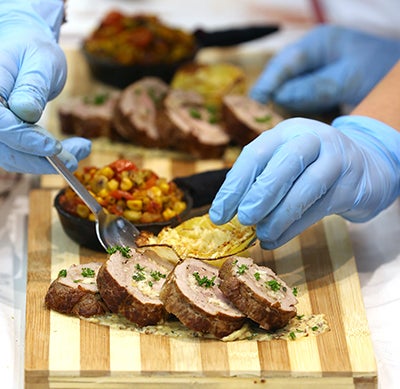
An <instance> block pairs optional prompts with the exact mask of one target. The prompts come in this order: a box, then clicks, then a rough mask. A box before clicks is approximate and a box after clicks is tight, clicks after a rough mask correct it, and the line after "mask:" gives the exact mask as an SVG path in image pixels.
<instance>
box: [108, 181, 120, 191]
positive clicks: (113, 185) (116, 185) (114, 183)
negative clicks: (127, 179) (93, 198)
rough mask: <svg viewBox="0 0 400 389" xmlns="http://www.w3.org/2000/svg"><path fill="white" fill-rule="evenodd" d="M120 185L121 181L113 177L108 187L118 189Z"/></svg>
mask: <svg viewBox="0 0 400 389" xmlns="http://www.w3.org/2000/svg"><path fill="white" fill-rule="evenodd" d="M118 186H119V182H118V181H117V180H116V179H115V178H112V179H111V180H110V181H108V182H107V188H108V189H109V190H117V189H118Z"/></svg>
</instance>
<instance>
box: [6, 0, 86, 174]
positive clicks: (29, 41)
mask: <svg viewBox="0 0 400 389" xmlns="http://www.w3.org/2000/svg"><path fill="white" fill-rule="evenodd" d="M63 18H64V3H63V1H62V0H30V1H26V0H1V2H0V37H1V41H0V96H1V97H2V99H3V100H4V101H5V102H7V103H8V106H9V109H10V110H8V109H6V108H4V107H3V106H2V105H0V153H1V154H0V155H1V157H0V166H1V167H3V168H5V169H6V170H11V171H16V172H25V173H54V172H55V170H54V169H53V168H52V167H51V166H50V164H49V163H48V162H47V161H46V160H44V159H43V158H39V156H48V155H52V154H57V153H59V152H60V151H61V150H62V145H64V146H65V150H63V151H62V152H61V154H60V155H59V156H60V158H61V159H62V160H63V161H64V162H65V163H66V165H67V166H68V167H69V168H70V169H71V170H74V169H76V167H77V160H79V159H81V158H84V157H85V156H87V155H88V153H89V152H90V143H89V142H88V141H87V140H84V139H78V138H76V139H74V140H69V141H67V142H65V143H63V144H61V143H60V142H58V141H56V140H55V139H54V138H53V137H52V136H51V135H50V133H48V132H47V131H45V130H44V129H43V128H40V127H39V126H36V125H29V124H28V123H36V122H37V121H38V120H39V119H40V117H41V115H42V112H43V109H44V108H45V105H46V103H47V101H49V100H50V99H53V98H54V97H56V96H57V95H58V94H59V93H60V91H61V90H62V88H63V86H64V84H65V80H66V74H67V65H66V60H65V56H64V53H63V51H62V50H61V48H60V47H59V46H58V44H57V39H58V34H59V29H60V26H61V23H62V20H63ZM12 113H14V114H15V115H13V114H12ZM71 153H72V154H71Z"/></svg>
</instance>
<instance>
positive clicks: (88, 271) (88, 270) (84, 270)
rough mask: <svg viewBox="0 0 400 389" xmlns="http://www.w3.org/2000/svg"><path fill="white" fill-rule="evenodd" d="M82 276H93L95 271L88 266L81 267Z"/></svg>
mask: <svg viewBox="0 0 400 389" xmlns="http://www.w3.org/2000/svg"><path fill="white" fill-rule="evenodd" d="M81 274H82V276H83V277H90V278H93V277H94V276H95V274H96V273H95V271H94V270H93V269H91V268H90V267H83V268H82V273H81Z"/></svg>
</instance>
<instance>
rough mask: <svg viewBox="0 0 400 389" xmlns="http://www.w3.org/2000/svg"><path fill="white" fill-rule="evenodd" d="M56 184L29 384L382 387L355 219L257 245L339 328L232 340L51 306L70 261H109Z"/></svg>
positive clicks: (36, 239) (34, 224)
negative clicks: (57, 206) (60, 204)
mask: <svg viewBox="0 0 400 389" xmlns="http://www.w3.org/2000/svg"><path fill="white" fill-rule="evenodd" d="M54 195H55V191H54V190H49V189H37V190H34V191H33V192H32V193H31V196H30V205H31V207H30V215H29V242H28V281H27V302H26V344H25V346H26V355H25V382H26V388H92V387H93V388H94V387H96V388H99V387H100V388H132V387H133V384H134V387H135V388H137V387H138V388H140V387H145V388H153V387H154V388H159V387H165V388H180V387H182V388H183V387H187V386H188V385H192V386H196V387H213V388H243V387H249V386H252V387H253V386H254V387H259V386H262V387H266V388H283V387H284V388H296V389H298V388H310V387H315V388H337V387H338V386H340V387H341V388H361V387H362V388H375V387H376V383H377V372H376V365H375V359H374V354H373V349H372V344H371V338H370V333H369V329H368V324H367V319H366V314H365V310H364V305H363V300H362V296H361V292H360V285H359V279H358V274H357V269H356V265H355V260H354V257H353V253H352V249H351V246H350V241H349V238H348V234H347V229H346V224H345V222H344V221H343V220H342V219H340V218H339V217H335V216H331V217H328V218H325V219H324V220H323V221H321V222H319V223H318V224H316V225H315V226H313V227H311V228H309V229H308V230H307V231H305V232H304V233H303V234H301V235H300V236H299V237H296V238H295V239H293V240H292V241H291V242H289V243H288V244H286V245H285V246H283V247H281V248H279V249H277V250H274V251H264V250H261V249H260V248H259V246H257V245H256V246H255V247H253V248H252V249H251V250H250V251H249V254H250V255H251V256H252V257H253V258H255V259H256V260H257V261H258V262H259V263H263V264H265V265H267V266H270V267H271V268H273V269H274V270H275V271H276V272H277V273H278V274H280V275H281V276H282V277H283V278H284V279H285V280H286V281H287V282H288V284H289V285H291V286H297V288H298V290H299V297H298V299H299V305H298V313H299V314H303V313H304V314H309V313H323V314H325V315H326V319H327V321H328V324H329V326H330V329H331V330H330V331H329V332H327V333H324V334H322V335H319V336H311V337H308V338H304V339H301V340H296V341H285V340H274V341H262V342H257V341H247V340H246V341H236V342H229V343H227V342H222V341H216V340H215V341H214V340H204V339H179V338H168V337H164V336H157V335H146V334H138V333H135V332H132V331H124V330H116V329H110V328H108V327H104V326H99V325H96V324H93V323H89V322H87V321H81V320H79V319H77V318H73V317H68V316H65V315H61V314H58V313H55V312H50V311H49V310H47V309H46V308H45V307H44V296H45V294H46V291H47V288H48V286H49V285H50V282H51V280H53V279H54V278H56V276H57V273H58V271H59V270H60V269H61V268H66V267H68V266H69V265H71V264H74V263H87V262H90V261H93V260H97V261H104V260H105V259H106V255H105V254H103V253H97V252H93V251H90V250H87V249H84V248H80V247H78V245H76V244H75V243H74V242H72V241H71V240H70V239H69V238H68V237H67V236H66V235H65V234H64V232H63V230H62V227H61V225H60V223H59V221H58V217H57V214H56V213H55V211H54V209H53V207H52V201H53V197H54Z"/></svg>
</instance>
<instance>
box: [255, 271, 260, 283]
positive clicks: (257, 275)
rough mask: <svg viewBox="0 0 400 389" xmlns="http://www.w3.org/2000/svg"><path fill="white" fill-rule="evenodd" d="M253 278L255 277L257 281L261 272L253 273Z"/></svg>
mask: <svg viewBox="0 0 400 389" xmlns="http://www.w3.org/2000/svg"><path fill="white" fill-rule="evenodd" d="M254 278H255V279H256V280H257V281H260V278H261V274H260V273H259V272H256V273H254Z"/></svg>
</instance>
